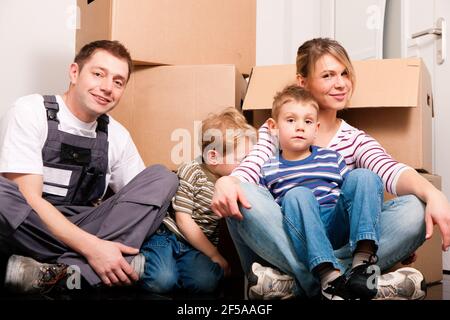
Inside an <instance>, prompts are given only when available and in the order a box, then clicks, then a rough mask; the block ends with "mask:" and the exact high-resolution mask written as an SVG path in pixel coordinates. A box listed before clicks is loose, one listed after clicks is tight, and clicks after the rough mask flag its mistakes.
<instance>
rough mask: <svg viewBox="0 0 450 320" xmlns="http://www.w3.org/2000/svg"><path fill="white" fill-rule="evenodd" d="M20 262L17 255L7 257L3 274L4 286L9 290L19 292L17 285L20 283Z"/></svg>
mask: <svg viewBox="0 0 450 320" xmlns="http://www.w3.org/2000/svg"><path fill="white" fill-rule="evenodd" d="M19 270H21V263H20V259H19V257H18V256H15V255H13V256H11V257H10V258H9V259H8V264H7V266H6V274H5V288H7V289H8V290H9V291H11V292H19V291H20V290H19V289H18V287H19V286H18V285H19V283H20V279H19V278H20V274H21V272H20V271H19Z"/></svg>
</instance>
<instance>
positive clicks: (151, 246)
mask: <svg viewBox="0 0 450 320" xmlns="http://www.w3.org/2000/svg"><path fill="white" fill-rule="evenodd" d="M141 252H142V254H143V255H144V256H145V271H144V275H143V277H142V278H141V280H140V285H141V286H142V287H143V288H144V289H146V290H148V291H150V292H153V293H170V292H173V291H175V290H177V289H187V290H188V291H189V292H192V293H214V292H215V291H216V290H217V288H218V286H219V283H220V281H221V280H222V278H223V269H222V268H221V267H220V266H219V265H218V264H217V263H215V262H213V261H212V260H211V259H210V258H209V257H207V256H206V255H204V254H203V253H201V252H200V251H198V250H196V249H194V248H193V247H192V246H191V245H190V244H188V243H187V242H185V241H183V240H180V239H178V238H177V237H176V236H175V234H174V233H173V232H171V231H169V230H168V229H167V228H166V227H165V226H164V225H161V227H160V228H159V229H158V230H157V231H156V233H155V234H154V235H153V236H151V237H150V238H148V239H147V240H146V241H145V242H144V244H143V245H142V247H141Z"/></svg>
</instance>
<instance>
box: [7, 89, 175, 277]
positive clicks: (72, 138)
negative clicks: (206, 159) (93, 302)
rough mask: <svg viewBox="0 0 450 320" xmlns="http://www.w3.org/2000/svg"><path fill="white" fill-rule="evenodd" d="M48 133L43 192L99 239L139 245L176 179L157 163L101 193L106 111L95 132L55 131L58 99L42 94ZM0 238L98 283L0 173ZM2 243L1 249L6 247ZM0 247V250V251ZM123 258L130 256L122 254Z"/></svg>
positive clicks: (162, 211)
mask: <svg viewBox="0 0 450 320" xmlns="http://www.w3.org/2000/svg"><path fill="white" fill-rule="evenodd" d="M44 105H45V108H46V111H47V122H48V136H47V140H46V142H45V144H44V147H43V150H42V157H43V162H44V186H43V197H44V198H45V199H46V200H47V201H49V202H50V203H52V204H53V205H55V207H56V208H57V209H58V210H60V211H61V212H62V213H63V214H64V215H65V216H66V217H67V218H68V219H69V220H70V221H71V222H72V223H74V224H75V225H77V226H78V227H80V228H81V229H83V230H85V231H87V232H89V233H91V234H94V235H96V236H97V237H98V238H100V239H104V240H110V241H117V242H120V243H123V244H125V245H128V246H131V247H135V248H140V246H141V245H142V243H143V241H144V240H145V238H146V237H148V236H149V235H151V234H153V233H154V232H155V231H156V229H158V227H159V225H160V224H161V222H162V219H163V218H164V216H165V213H166V210H167V207H168V206H169V204H170V200H171V199H172V197H173V196H174V194H175V192H176V189H177V186H178V179H177V177H176V175H175V174H173V173H171V172H170V171H168V170H167V169H166V168H165V167H163V166H161V165H155V166H151V167H148V168H146V169H145V170H143V171H142V172H141V173H139V174H138V175H137V176H136V177H135V178H134V179H133V180H131V181H130V183H128V184H127V185H126V186H125V187H123V188H122V189H121V190H120V191H119V192H117V193H116V194H115V195H113V196H111V197H110V198H109V199H107V200H105V201H104V202H102V203H101V204H100V205H99V206H96V207H94V206H93V205H94V203H96V202H98V200H99V199H101V197H102V196H103V193H104V190H105V179H106V172H107V168H108V116H106V115H103V116H101V117H99V118H98V120H97V130H96V133H97V137H96V138H87V137H81V136H76V135H73V134H70V133H66V132H63V131H60V130H58V117H57V115H58V110H59V107H58V103H57V102H56V98H55V97H54V96H44ZM0 239H1V243H0V246H2V247H3V248H1V249H3V250H2V251H6V250H5V249H8V250H7V251H8V253H18V254H22V255H26V256H30V257H32V258H34V259H36V260H38V261H42V262H50V263H53V262H59V263H65V264H68V265H77V266H78V267H79V268H80V270H81V275H82V276H83V277H84V278H85V279H86V281H87V282H88V283H90V284H91V285H97V284H99V283H100V282H101V280H100V278H99V277H98V276H97V274H96V273H95V272H94V271H93V270H92V268H91V267H90V266H89V264H88V263H87V262H86V260H85V258H84V257H83V256H80V255H79V254H78V253H76V252H74V251H72V250H71V249H70V248H68V247H67V246H66V245H65V244H63V243H62V242H61V241H59V240H58V239H56V238H55V237H54V236H53V234H52V233H50V232H49V231H48V229H47V227H46V226H45V225H44V224H43V223H42V221H41V220H40V218H39V216H38V215H37V214H36V213H35V212H34V211H33V209H32V208H31V207H30V206H29V205H28V203H27V202H26V201H25V199H24V197H23V196H22V194H21V193H20V192H19V190H18V187H17V185H16V184H15V183H13V182H11V181H10V180H7V179H6V178H3V177H1V176H0ZM5 246H6V248H5ZM1 249H0V251H1ZM126 259H127V260H128V262H130V261H131V259H132V257H126Z"/></svg>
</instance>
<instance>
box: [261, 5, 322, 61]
mask: <svg viewBox="0 0 450 320" xmlns="http://www.w3.org/2000/svg"><path fill="white" fill-rule="evenodd" d="M322 1H323V0H322ZM322 1H317V0H314V1H311V0H283V1H280V0H257V13H256V16H257V19H256V21H257V22H256V65H272V64H293V63H295V57H296V56H297V49H298V47H299V46H300V45H301V44H302V43H303V42H304V41H306V40H309V39H311V38H314V37H318V36H321V35H326V34H325V31H324V30H323V27H322V25H321V18H320V15H321V2H322Z"/></svg>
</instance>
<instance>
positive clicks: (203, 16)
mask: <svg viewBox="0 0 450 320" xmlns="http://www.w3.org/2000/svg"><path fill="white" fill-rule="evenodd" d="M87 2H89V1H82V0H78V6H79V7H80V13H81V14H80V17H81V19H80V29H79V30H78V31H77V36H76V40H77V45H76V47H77V50H79V49H80V48H81V47H82V46H83V45H84V44H86V43H88V42H90V41H93V40H99V39H111V40H119V41H120V42H122V43H123V44H124V45H125V46H126V47H127V48H128V49H129V50H130V53H131V56H132V59H133V62H134V64H135V66H136V67H135V72H134V73H133V74H132V77H131V79H130V82H129V84H128V86H127V90H126V93H125V95H124V97H123V99H122V101H121V103H120V105H119V106H118V107H117V108H116V109H115V110H114V111H113V112H112V113H111V114H112V116H113V117H114V118H116V119H117V120H119V121H120V122H121V123H122V124H124V125H125V126H126V127H127V128H128V129H129V131H130V133H131V135H132V137H133V139H134V141H135V142H136V145H137V147H138V149H139V152H140V153H141V155H142V157H143V159H144V162H145V163H146V165H150V164H155V163H162V164H164V165H166V166H167V167H168V168H170V169H172V170H175V169H176V168H177V167H178V165H180V164H181V163H182V162H183V161H185V160H192V159H194V158H195V157H196V156H198V155H199V151H198V148H197V145H198V138H199V132H198V131H199V130H200V125H199V124H200V121H201V120H202V119H204V118H205V117H206V116H207V115H208V114H209V113H211V112H218V111H220V110H222V109H224V108H225V107H229V106H234V107H237V108H239V109H240V108H241V101H242V100H243V97H244V95H245V90H246V86H247V83H246V82H245V80H244V78H243V76H242V73H244V74H248V73H250V71H251V68H252V67H253V66H254V65H255V59H256V53H255V51H256V0H246V1H241V0H215V1H210V0H164V1H161V0H133V1H129V0H96V1H92V2H91V3H90V4H88V3H87Z"/></svg>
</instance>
